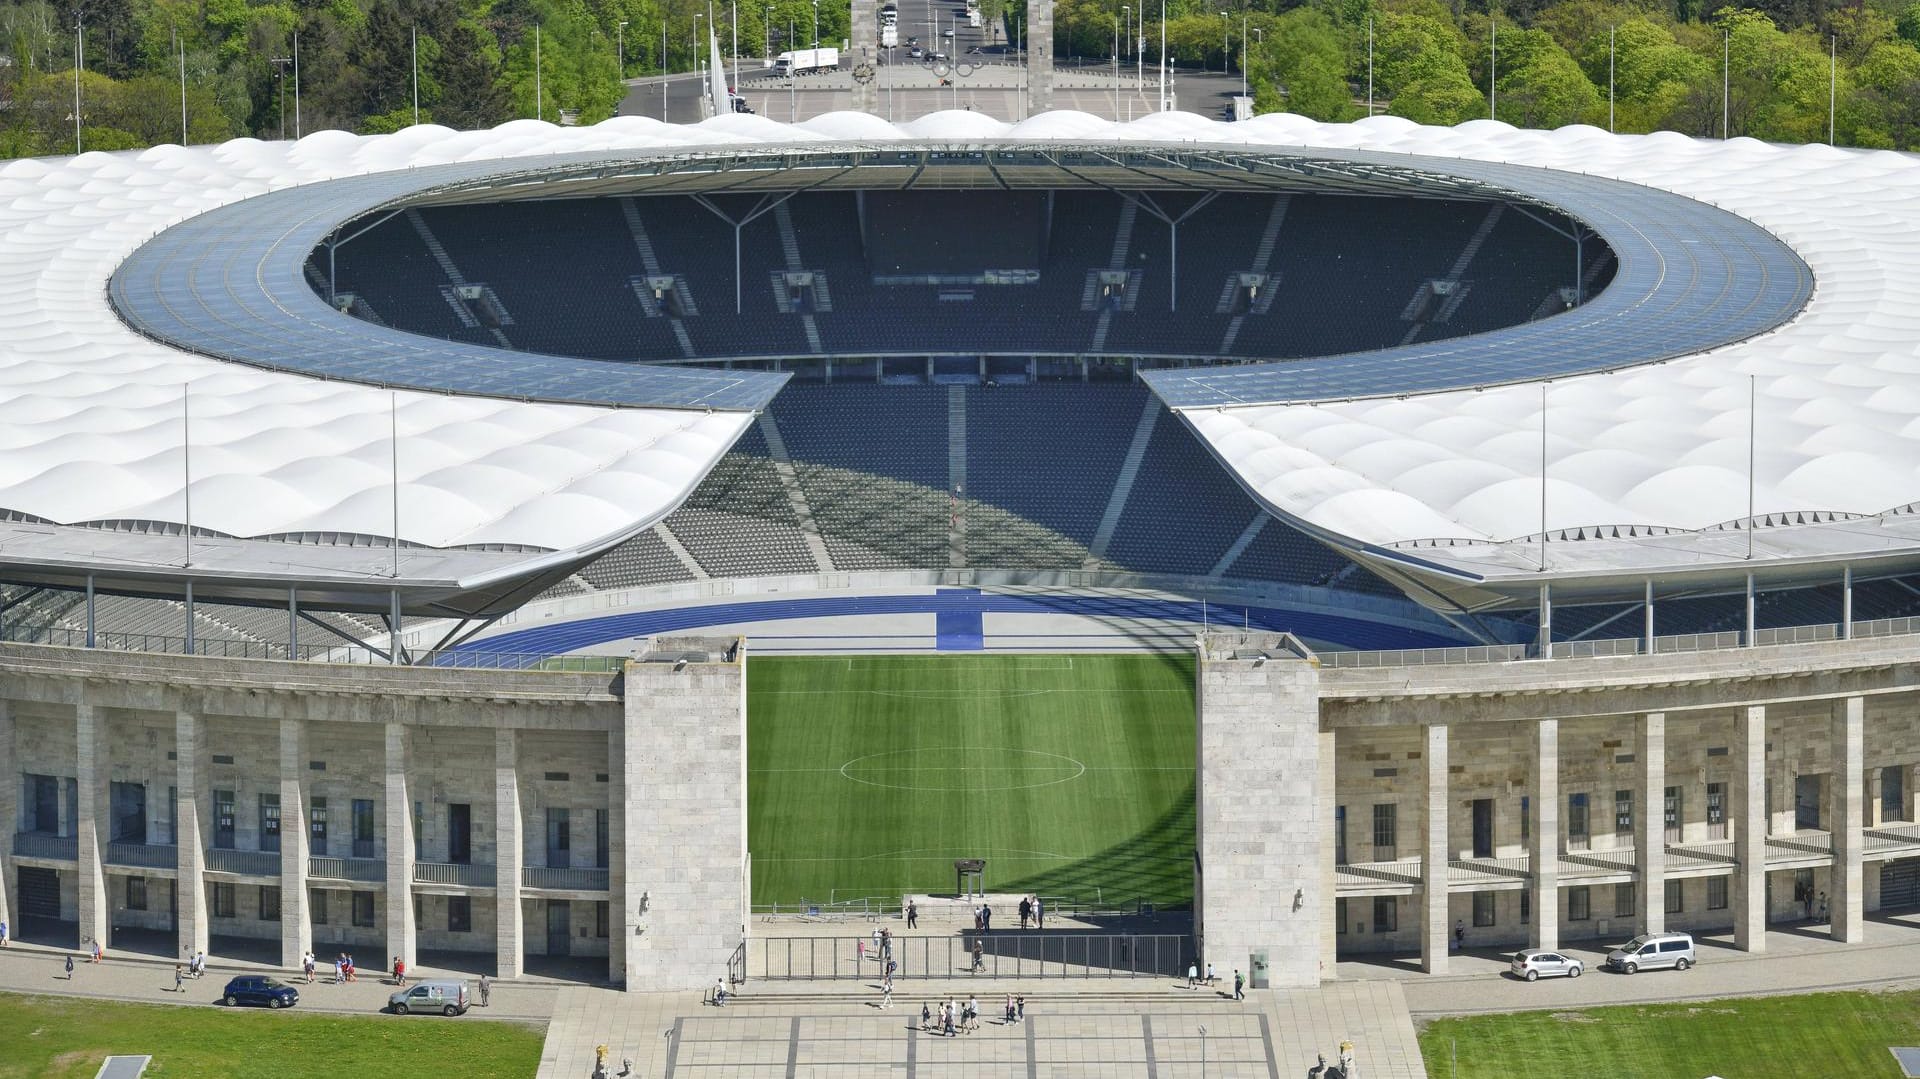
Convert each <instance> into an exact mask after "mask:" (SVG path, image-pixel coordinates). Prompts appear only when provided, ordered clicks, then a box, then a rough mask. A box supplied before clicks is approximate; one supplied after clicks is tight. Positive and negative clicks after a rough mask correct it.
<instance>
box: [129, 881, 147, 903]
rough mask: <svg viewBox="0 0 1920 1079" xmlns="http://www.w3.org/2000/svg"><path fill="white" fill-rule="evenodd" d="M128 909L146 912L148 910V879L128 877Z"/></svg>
mask: <svg viewBox="0 0 1920 1079" xmlns="http://www.w3.org/2000/svg"><path fill="white" fill-rule="evenodd" d="M127 909H128V910H146V909H147V878H145V877H128V878H127Z"/></svg>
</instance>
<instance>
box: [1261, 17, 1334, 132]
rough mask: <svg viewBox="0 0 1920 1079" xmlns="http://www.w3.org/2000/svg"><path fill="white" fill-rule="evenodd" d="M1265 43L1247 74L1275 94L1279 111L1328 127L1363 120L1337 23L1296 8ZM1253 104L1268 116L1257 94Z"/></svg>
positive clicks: (1268, 33) (1268, 34) (1270, 32)
mask: <svg viewBox="0 0 1920 1079" xmlns="http://www.w3.org/2000/svg"><path fill="white" fill-rule="evenodd" d="M1262 37H1263V39H1264V44H1263V47H1262V48H1261V49H1260V50H1259V52H1258V54H1257V58H1256V60H1255V61H1254V64H1253V66H1252V68H1251V69H1250V70H1249V72H1248V74H1249V77H1250V78H1252V77H1253V76H1255V74H1256V73H1257V76H1258V78H1257V81H1259V82H1261V83H1263V84H1265V85H1270V86H1272V87H1273V88H1274V89H1275V91H1276V93H1275V95H1274V98H1273V103H1274V106H1275V107H1276V108H1285V109H1286V110H1287V111H1289V112H1295V113H1299V114H1300V115H1302V116H1310V117H1312V118H1313V119H1315V120H1326V121H1340V120H1351V119H1353V118H1354V117H1355V116H1357V115H1359V113H1358V110H1356V109H1355V108H1354V107H1353V90H1352V88H1351V87H1349V86H1348V85H1347V57H1348V48H1347V43H1346V41H1345V40H1344V35H1343V34H1342V33H1341V30H1340V27H1338V26H1336V25H1334V22H1333V20H1332V19H1329V18H1328V17H1327V16H1326V15H1324V14H1322V13H1321V12H1319V11H1317V10H1315V9H1313V8H1295V9H1293V10H1292V11H1289V12H1287V13H1286V14H1284V15H1282V16H1280V18H1279V19H1278V20H1277V21H1275V22H1274V24H1273V26H1272V29H1270V30H1265V32H1264V33H1263V34H1262ZM1281 93H1284V95H1285V104H1284V105H1281V104H1280V100H1279V99H1280V94H1281ZM1254 104H1255V107H1256V109H1259V110H1260V111H1268V110H1267V109H1265V108H1263V107H1262V106H1261V96H1260V95H1258V94H1256V95H1255V98H1254Z"/></svg>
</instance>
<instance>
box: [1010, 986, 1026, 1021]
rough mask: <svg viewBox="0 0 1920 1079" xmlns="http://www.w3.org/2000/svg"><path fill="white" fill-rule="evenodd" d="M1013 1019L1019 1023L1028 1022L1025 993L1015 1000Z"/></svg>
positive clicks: (1017, 996)
mask: <svg viewBox="0 0 1920 1079" xmlns="http://www.w3.org/2000/svg"><path fill="white" fill-rule="evenodd" d="M1013 1019H1014V1021H1015V1022H1017V1023H1024V1022H1026V1021H1027V997H1026V994H1024V993H1021V994H1018V995H1016V996H1015V997H1014V998H1013Z"/></svg>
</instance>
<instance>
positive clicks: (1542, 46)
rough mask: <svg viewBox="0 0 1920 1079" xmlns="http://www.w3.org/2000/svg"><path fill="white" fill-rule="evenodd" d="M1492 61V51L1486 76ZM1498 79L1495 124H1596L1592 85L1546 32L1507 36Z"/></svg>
mask: <svg viewBox="0 0 1920 1079" xmlns="http://www.w3.org/2000/svg"><path fill="white" fill-rule="evenodd" d="M1491 56H1492V52H1491V50H1490V49H1489V51H1488V52H1487V53H1486V54H1484V55H1483V57H1482V64H1483V70H1484V65H1485V63H1487V61H1488V60H1489V59H1490V58H1491ZM1495 76H1496V78H1495V87H1496V89H1497V90H1498V91H1499V94H1498V97H1497V99H1496V100H1495V103H1494V104H1495V107H1496V109H1497V110H1498V115H1497V117H1496V118H1497V119H1501V120H1505V121H1506V122H1508V123H1510V124H1513V125H1514V126H1516V127H1546V128H1553V127H1565V126H1566V125H1568V124H1576V123H1581V122H1584V121H1588V120H1592V119H1594V118H1595V113H1596V111H1598V106H1599V103H1600V95H1599V94H1598V93H1597V92H1596V91H1595V90H1594V88H1593V83H1591V82H1588V81H1587V76H1586V73H1585V72H1583V71H1581V70H1580V65H1579V64H1576V63H1574V61H1573V57H1571V56H1568V55H1567V50H1565V49H1563V48H1561V47H1560V43H1559V42H1557V41H1555V40H1554V39H1553V35H1552V34H1549V33H1547V32H1546V31H1545V30H1516V29H1512V28H1508V29H1507V30H1506V31H1505V32H1503V33H1502V34H1501V35H1500V50H1499V65H1498V67H1497V68H1496V69H1495ZM1475 81H1476V82H1478V81H1480V80H1475ZM1601 115H1602V116H1604V113H1602V114H1601Z"/></svg>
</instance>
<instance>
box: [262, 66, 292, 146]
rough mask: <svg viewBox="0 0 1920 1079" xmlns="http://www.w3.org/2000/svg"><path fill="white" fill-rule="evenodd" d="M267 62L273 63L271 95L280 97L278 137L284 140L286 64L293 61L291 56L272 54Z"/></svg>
mask: <svg viewBox="0 0 1920 1079" xmlns="http://www.w3.org/2000/svg"><path fill="white" fill-rule="evenodd" d="M267 63H269V64H272V65H273V88H274V95H273V96H275V97H277V98H279V99H280V134H279V136H278V137H279V138H280V139H282V140H285V139H286V137H287V66H288V65H289V64H291V63H293V57H291V56H274V57H270V58H269V59H268V60H267Z"/></svg>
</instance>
